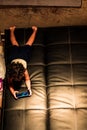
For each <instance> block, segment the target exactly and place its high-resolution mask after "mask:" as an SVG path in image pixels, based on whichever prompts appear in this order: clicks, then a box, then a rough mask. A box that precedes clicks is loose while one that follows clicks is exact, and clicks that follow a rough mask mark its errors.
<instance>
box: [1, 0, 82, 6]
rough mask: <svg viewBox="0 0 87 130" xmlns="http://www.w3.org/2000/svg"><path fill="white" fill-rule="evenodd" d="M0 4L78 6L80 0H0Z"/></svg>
mask: <svg viewBox="0 0 87 130" xmlns="http://www.w3.org/2000/svg"><path fill="white" fill-rule="evenodd" d="M0 5H34V6H67V7H68V6H71V7H73V6H74V7H80V6H81V0H18V1H17V0H0Z"/></svg>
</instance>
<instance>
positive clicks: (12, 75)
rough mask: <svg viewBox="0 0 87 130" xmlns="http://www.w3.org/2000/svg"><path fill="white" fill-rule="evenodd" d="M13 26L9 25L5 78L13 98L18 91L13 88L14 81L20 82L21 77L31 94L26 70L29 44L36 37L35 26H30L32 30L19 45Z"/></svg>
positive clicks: (28, 58)
mask: <svg viewBox="0 0 87 130" xmlns="http://www.w3.org/2000/svg"><path fill="white" fill-rule="evenodd" d="M15 28H16V27H15V26H13V27H10V40H11V43H12V46H11V48H10V51H9V56H8V60H9V62H10V65H9V66H8V67H7V79H8V85H9V89H10V92H11V94H12V95H13V96H14V98H15V99H17V96H16V94H17V93H18V91H17V90H16V89H15V86H14V83H15V82H21V81H22V80H23V79H24V81H25V83H26V86H27V89H28V90H29V93H30V95H32V91H31V81H30V77H29V72H28V70H27V63H28V62H29V60H30V51H31V46H32V44H33V42H34V40H35V37H36V33H37V27H36V26H32V30H33V32H32V34H31V36H30V37H29V39H28V41H27V43H26V44H25V45H24V46H19V44H18V42H17V40H16V37H15V33H14V32H15Z"/></svg>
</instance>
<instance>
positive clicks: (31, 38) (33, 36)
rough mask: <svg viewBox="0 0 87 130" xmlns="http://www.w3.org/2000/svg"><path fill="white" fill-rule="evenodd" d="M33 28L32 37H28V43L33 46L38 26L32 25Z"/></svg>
mask: <svg viewBox="0 0 87 130" xmlns="http://www.w3.org/2000/svg"><path fill="white" fill-rule="evenodd" d="M32 29H33V33H32V34H31V36H30V38H29V39H28V41H27V43H26V45H30V46H32V44H33V42H34V40H35V37H36V32H37V27H36V26H32Z"/></svg>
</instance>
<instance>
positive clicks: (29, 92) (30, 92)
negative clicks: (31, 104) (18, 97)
mask: <svg viewBox="0 0 87 130" xmlns="http://www.w3.org/2000/svg"><path fill="white" fill-rule="evenodd" d="M28 91H29V93H30V96H31V95H32V91H31V89H30V88H28Z"/></svg>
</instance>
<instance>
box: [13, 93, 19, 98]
mask: <svg viewBox="0 0 87 130" xmlns="http://www.w3.org/2000/svg"><path fill="white" fill-rule="evenodd" d="M17 93H18V91H14V93H13V96H14V98H15V99H18V98H17V97H16V94H17Z"/></svg>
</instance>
